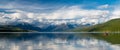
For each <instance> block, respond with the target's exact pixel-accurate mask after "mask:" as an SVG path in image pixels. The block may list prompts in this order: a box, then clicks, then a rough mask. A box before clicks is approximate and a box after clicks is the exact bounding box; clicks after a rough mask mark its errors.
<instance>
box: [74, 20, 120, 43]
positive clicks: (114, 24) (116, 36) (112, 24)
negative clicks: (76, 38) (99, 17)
mask: <svg viewBox="0 0 120 50" xmlns="http://www.w3.org/2000/svg"><path fill="white" fill-rule="evenodd" d="M73 31H74V32H108V33H107V34H108V35H104V34H106V33H96V34H94V33H93V34H88V35H91V36H92V37H95V38H97V39H101V40H105V41H107V42H110V43H112V44H120V33H110V32H120V18H119V19H113V20H110V21H108V22H105V23H102V24H97V25H94V26H91V27H85V28H84V29H80V28H77V29H74V30H73Z"/></svg>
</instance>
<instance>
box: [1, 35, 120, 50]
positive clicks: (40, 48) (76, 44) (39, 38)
mask: <svg viewBox="0 0 120 50" xmlns="http://www.w3.org/2000/svg"><path fill="white" fill-rule="evenodd" d="M119 49H120V46H117V45H112V44H110V43H107V42H105V41H102V40H98V39H95V38H91V37H90V36H89V35H87V36H83V35H82V34H79V36H78V35H76V34H57V33H56V34H47V33H46V34H36V33H31V34H24V35H22V36H19V37H15V38H9V37H8V38H7V37H6V38H0V50H119Z"/></svg>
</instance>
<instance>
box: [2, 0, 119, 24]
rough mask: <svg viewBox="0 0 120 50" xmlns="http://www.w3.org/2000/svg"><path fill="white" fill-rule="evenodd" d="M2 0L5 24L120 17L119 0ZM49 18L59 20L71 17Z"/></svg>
mask: <svg viewBox="0 0 120 50" xmlns="http://www.w3.org/2000/svg"><path fill="white" fill-rule="evenodd" d="M0 3H1V5H0V20H1V21H0V23H2V24H9V23H16V22H27V23H30V24H31V23H36V22H37V23H39V22H44V21H45V20H44V19H72V20H75V21H76V22H75V23H79V24H86V23H92V24H98V23H102V22H106V21H108V20H110V19H114V18H120V15H119V14H120V9H119V1H118V0H114V1H112V0H110V1H109V0H105V1H101V0H100V1H97V0H96V1H93V0H91V1H88V0H80V1H79V0H70V1H67V0H60V1H58V0H53V1H49V0H39V1H38V0H30V1H23V0H13V1H10V0H4V1H1V2H0ZM87 3H88V4H87ZM72 20H71V21H72ZM47 22H53V23H54V24H58V23H66V22H70V21H65V20H62V21H54V20H53V21H47Z"/></svg>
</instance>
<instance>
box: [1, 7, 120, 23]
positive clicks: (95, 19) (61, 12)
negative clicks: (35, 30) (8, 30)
mask: <svg viewBox="0 0 120 50" xmlns="http://www.w3.org/2000/svg"><path fill="white" fill-rule="evenodd" d="M7 11H10V12H15V13H11V14H6V13H0V16H2V17H1V18H2V19H6V17H7V18H9V19H6V22H10V21H16V20H18V19H19V21H23V22H28V23H32V22H34V20H36V21H38V22H40V21H41V19H79V20H80V21H79V22H77V23H95V24H97V23H101V22H105V21H106V20H108V16H109V14H110V11H108V10H95V9H92V10H87V9H82V8H80V7H79V6H71V7H63V8H60V9H58V10H56V11H53V12H51V13H34V12H26V11H21V10H17V9H15V10H7ZM119 13H120V11H117V10H116V11H114V12H113V13H112V15H111V16H110V19H113V18H119V17H120V15H119ZM60 23H62V22H60Z"/></svg>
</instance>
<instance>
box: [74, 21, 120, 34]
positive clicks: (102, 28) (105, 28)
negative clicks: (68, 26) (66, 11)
mask: <svg viewBox="0 0 120 50" xmlns="http://www.w3.org/2000/svg"><path fill="white" fill-rule="evenodd" d="M72 31H74V32H120V19H113V20H110V21H108V22H105V23H102V24H97V25H94V26H91V27H85V28H83V29H80V28H77V29H74V30H72Z"/></svg>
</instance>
